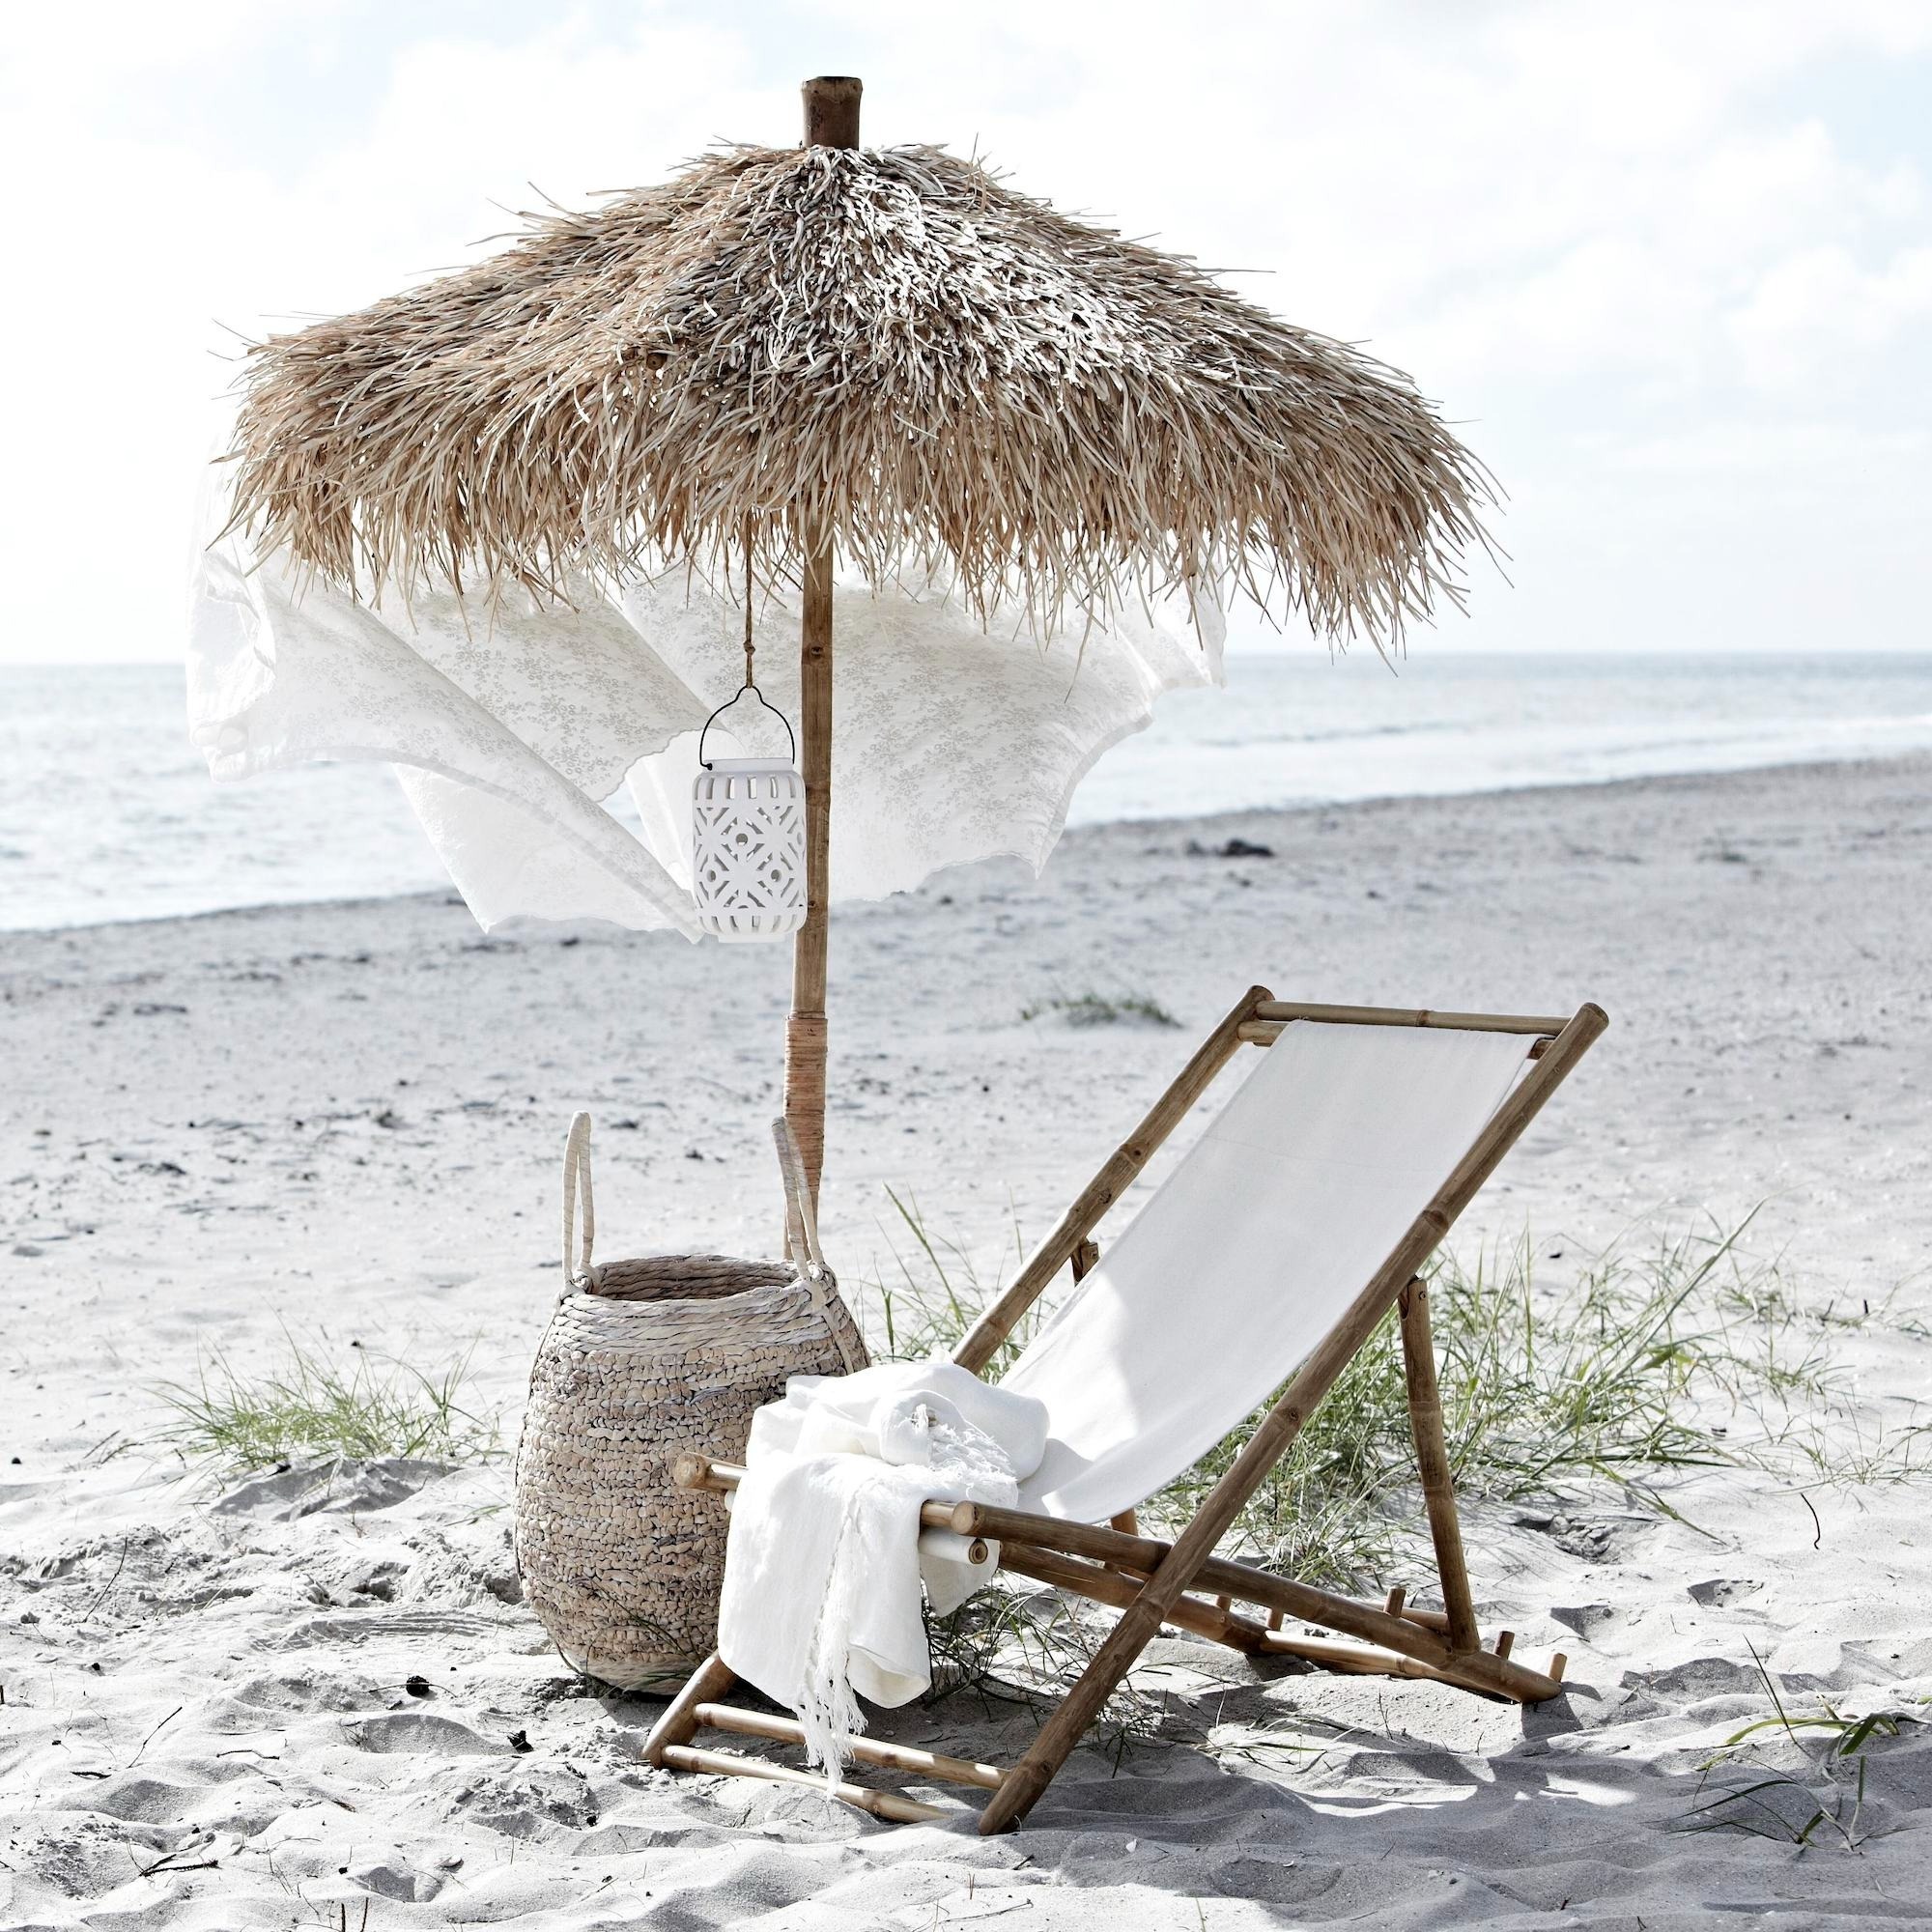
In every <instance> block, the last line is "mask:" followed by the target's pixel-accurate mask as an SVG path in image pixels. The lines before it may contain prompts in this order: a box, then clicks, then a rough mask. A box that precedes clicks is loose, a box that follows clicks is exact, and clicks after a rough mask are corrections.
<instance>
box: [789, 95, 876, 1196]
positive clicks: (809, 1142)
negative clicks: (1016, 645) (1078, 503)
mask: <svg viewBox="0 0 1932 1932" xmlns="http://www.w3.org/2000/svg"><path fill="white" fill-rule="evenodd" d="M800 91H801V93H802V94H803V95H804V97H805V145H806V146H807V147H809V148H814V147H815V148H856V147H857V146H858V145H859V96H860V93H861V91H862V89H861V83H860V82H859V81H857V80H854V79H853V78H851V77H850V76H849V75H845V74H821V75H820V76H819V77H818V78H817V79H815V80H808V81H807V82H806V83H805V85H804V87H803V88H802V89H801V90H800ZM803 602H804V615H803V621H802V623H801V626H800V631H799V658H798V686H799V706H798V708H799V737H800V740H801V742H802V745H803V750H804V766H805V774H804V775H805V882H806V899H805V907H806V910H805V923H804V925H802V926H801V927H800V928H799V931H798V936H797V938H795V939H794V940H793V941H792V954H791V1014H790V1017H789V1018H788V1019H787V1020H786V1022H785V1084H784V1111H785V1119H786V1120H788V1121H789V1122H791V1130H792V1132H793V1134H794V1135H795V1136H796V1137H797V1140H798V1151H799V1154H800V1156H801V1157H802V1159H803V1160H804V1162H805V1179H806V1185H807V1187H808V1188H809V1189H810V1193H811V1205H812V1208H813V1209H814V1210H815V1209H816V1208H817V1206H818V1177H819V1175H820V1174H821V1173H822V1172H823V1171H824V1167H825V1043H826V1036H825V968H826V927H827V913H828V911H829V895H830V887H831V859H832V535H831V532H830V531H829V530H828V531H825V532H823V533H822V534H819V535H817V536H815V537H814V538H813V539H812V547H811V549H810V553H809V554H808V555H807V557H806V562H805V583H804V599H803Z"/></svg>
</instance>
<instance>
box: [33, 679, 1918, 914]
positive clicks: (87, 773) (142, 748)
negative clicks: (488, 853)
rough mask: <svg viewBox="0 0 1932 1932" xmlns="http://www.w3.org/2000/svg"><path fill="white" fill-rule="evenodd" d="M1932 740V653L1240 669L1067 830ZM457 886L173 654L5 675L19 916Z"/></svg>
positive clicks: (386, 791)
mask: <svg viewBox="0 0 1932 1932" xmlns="http://www.w3.org/2000/svg"><path fill="white" fill-rule="evenodd" d="M1926 750H1932V655H1929V654H1920V653H1910V654H1908V653H1896V654H1877V653H1868V654H1861V653H1853V652H1840V653H1833V654H1829V655H1828V654H1822V653H1821V654H1819V655H1816V656H1805V657H1770V656H1766V657H1747V656H1731V655H1710V656H1703V657H1697V658H1659V657H1648V656H1634V655H1632V656H1622V655H1617V656H1608V655H1606V656H1593V657H1584V656H1577V655H1562V654H1556V653H1552V654H1550V655H1548V656H1544V657H1537V656H1516V655H1512V656H1508V657H1503V656H1477V655H1473V654H1456V655H1451V654H1448V653H1436V654H1434V655H1430V654H1427V653H1418V655H1416V656H1414V657H1412V658H1409V659H1407V660H1406V661H1404V662H1402V663H1401V664H1400V665H1399V666H1397V667H1396V668H1390V667H1389V666H1387V665H1385V664H1384V663H1383V662H1382V661H1381V660H1380V659H1378V657H1376V655H1375V654H1374V653H1373V652H1372V651H1366V650H1362V651H1356V652H1353V653H1350V655H1349V656H1347V657H1344V658H1340V659H1335V660H1331V659H1329V658H1327V657H1326V656H1324V655H1323V654H1321V652H1319V651H1313V650H1311V651H1308V652H1306V653H1303V654H1300V655H1296V656H1289V655H1282V656H1259V655H1258V656H1242V657H1235V658H1231V659H1230V661H1229V667H1228V689H1227V690H1226V691H1198V692H1178V693H1175V694H1173V695H1171V696H1168V697H1167V698H1165V699H1163V700H1162V702H1161V707H1160V712H1159V716H1158V717H1157V718H1156V720H1155V722H1154V724H1153V725H1152V727H1151V729H1149V730H1148V731H1146V732H1144V733H1141V734H1140V735H1138V736H1136V737H1133V738H1130V739H1128V740H1127V741H1126V742H1125V743H1124V744H1122V745H1120V746H1118V747H1116V748H1115V749H1114V750H1113V751H1112V752H1110V753H1108V754H1107V755H1106V757H1104V758H1103V759H1102V760H1101V761H1100V763H1099V764H1098V765H1096V766H1095V767H1094V771H1093V772H1092V773H1091V774H1090V775H1089V776H1088V779H1087V781H1086V782H1085V783H1084V784H1083V785H1082V786H1081V788H1080V791H1079V793H1078V795H1077V796H1076V798H1075V800H1074V803H1073V810H1072V814H1071V822H1072V823H1073V824H1076V825H1078V824H1093V823H1096V822H1100V821H1104V820H1109V819H1124V818H1142V819H1144V818H1179V817H1189V816H1195V815H1199V814H1204V813H1208V812H1217V811H1231V810H1246V809H1252V808H1260V807H1268V806H1291V805H1304V804H1312V803H1320V802H1324V801H1347V800H1350V799H1365V798H1384V797H1400V796H1404V795H1407V794H1416V793H1449V792H1473V791H1489V790H1495V789H1501V788H1505V787H1514V786H1521V785H1552V784H1553V785H1561V784H1589V783H1597V782H1601V781H1605V780H1612V779H1625V778H1637V777H1643V776H1647V775H1652V774H1661V773H1677V772H1721V771H1736V770H1741V769H1745V768H1747V767H1750V766H1762V765H1773V764H1795V763H1807V762H1812V761H1818V760H1831V759H1842V758H1863V757H1885V756H1889V755H1893V754H1896V753H1905V752H1920V751H1926ZM446 883H447V882H446V880H445V878H444V875H443V873H442V871H441V868H440V867H439V865H438V864H437V861H436V858H435V855H434V854H433V853H432V852H431V850H430V848H429V845H428V843H427V842H426V841H425V839H424V838H423V836H422V834H421V833H420V832H419V831H418V830H417V829H416V825H415V821H414V819H413V818H412V816H411V814H410V811H409V808H408V807H407V806H406V805H405V803H404V801H403V797H402V793H401V791H400V790H399V789H398V787H397V785H396V783H395V781H394V779H393V778H392V777H391V775H390V774H389V772H388V771H387V770H386V769H385V768H384V767H382V766H374V765H321V766H314V767H311V768H309V769H307V770H303V771H298V772H285V773H276V774H271V775H270V776H267V777H264V778H261V779H255V780H250V781H247V782H245V783H241V784H224V785H216V784H213V783H212V782H211V781H210V780H209V778H208V775H207V771H206V768H205V767H204V765H203V763H202V761H201V758H200V755H199V754H198V753H196V752H195V751H194V750H193V749H192V748H191V747H190V746H189V744H188V743H187V738H186V733H185V725H184V724H183V698H182V678H181V673H180V671H179V670H177V669H175V668H170V667H167V666H152V665H89V666H80V667H73V668H50V667H4V666H0V927H23V926H50V925H74V924H84V923H92V922H96V921H100V920H118V919H152V918H157V917H163V916H167V915H172V914H181V913H198V912H212V911H217V910H220V909H222V908H224V907H231V906H246V905H266V904H281V903H289V902H302V901H309V900H319V899H337V898H359V897H376V896H384V895H392V894H396V893H411V892H420V891H425V890H430V889H434V888H437V887H440V886H443V885H445V884H446Z"/></svg>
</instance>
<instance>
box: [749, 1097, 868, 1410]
mask: <svg viewBox="0 0 1932 1932" xmlns="http://www.w3.org/2000/svg"><path fill="white" fill-rule="evenodd" d="M772 1141H773V1144H774V1145H775V1146H776V1147H777V1149H778V1151H779V1174H780V1177H781V1179H783V1181H784V1196H785V1259H786V1260H787V1261H788V1262H790V1263H791V1264H792V1265H793V1266H794V1267H795V1268H797V1269H798V1271H799V1273H800V1275H801V1276H802V1277H803V1278H804V1281H805V1292H806V1293H808V1294H809V1295H810V1297H811V1305H812V1307H814V1308H815V1309H817V1311H818V1319H819V1320H820V1321H822V1322H824V1323H825V1332H826V1333H827V1334H828V1335H830V1336H831V1337H832V1344H833V1347H834V1348H836V1349H837V1350H838V1354H839V1358H840V1359H841V1360H842V1361H843V1362H844V1364H845V1373H846V1374H847V1375H848V1376H849V1375H856V1374H857V1373H858V1372H859V1371H860V1370H861V1369H863V1368H864V1367H865V1366H866V1354H865V1345H864V1343H861V1344H860V1347H859V1353H858V1354H857V1355H856V1356H855V1355H854V1354H853V1352H852V1345H851V1343H850V1342H849V1341H848V1340H847V1339H846V1338H847V1336H848V1335H849V1334H852V1333H853V1330H852V1318H851V1316H850V1315H849V1314H846V1311H845V1307H844V1304H843V1303H842V1302H841V1303H840V1304H839V1309H838V1314H839V1315H840V1316H844V1321H842V1322H841V1321H839V1320H838V1316H835V1315H834V1314H833V1312H832V1302H833V1299H834V1297H835V1295H836V1294H837V1293H838V1291H837V1290H836V1289H835V1288H834V1287H833V1285H832V1270H831V1269H830V1268H829V1267H827V1266H826V1265H825V1256H824V1254H823V1252H822V1251H821V1250H820V1248H819V1245H818V1216H817V1215H816V1214H814V1213H813V1212H812V1209H811V1190H810V1188H809V1187H808V1186H807V1185H806V1181H805V1162H804V1160H803V1158H802V1157H801V1156H800V1154H799V1151H798V1139H797V1136H796V1135H794V1134H793V1132H792V1130H791V1122H789V1121H788V1120H786V1119H785V1118H784V1116H783V1115H782V1114H781V1115H780V1116H779V1118H778V1119H777V1120H776V1121H774V1122H772Z"/></svg>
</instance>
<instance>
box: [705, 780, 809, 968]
mask: <svg viewBox="0 0 1932 1932" xmlns="http://www.w3.org/2000/svg"><path fill="white" fill-rule="evenodd" d="M691 890H692V895H693V896H694V897H695V898H696V902H697V923H699V924H700V925H701V926H702V927H703V928H704V929H705V931H706V932H715V933H716V934H717V935H718V937H719V938H720V939H730V940H739V939H782V938H783V937H784V936H785V934H786V933H788V932H796V931H797V930H798V929H799V927H800V926H802V925H803V924H804V923H805V781H804V780H803V779H802V778H800V777H799V775H798V770H797V768H796V767H795V766H794V765H793V764H792V763H791V761H790V760H789V759H786V758H714V759H713V760H712V761H711V762H710V763H709V764H708V765H700V768H699V770H698V774H697V778H696V782H695V783H694V784H693V786H692V792H691Z"/></svg>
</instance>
